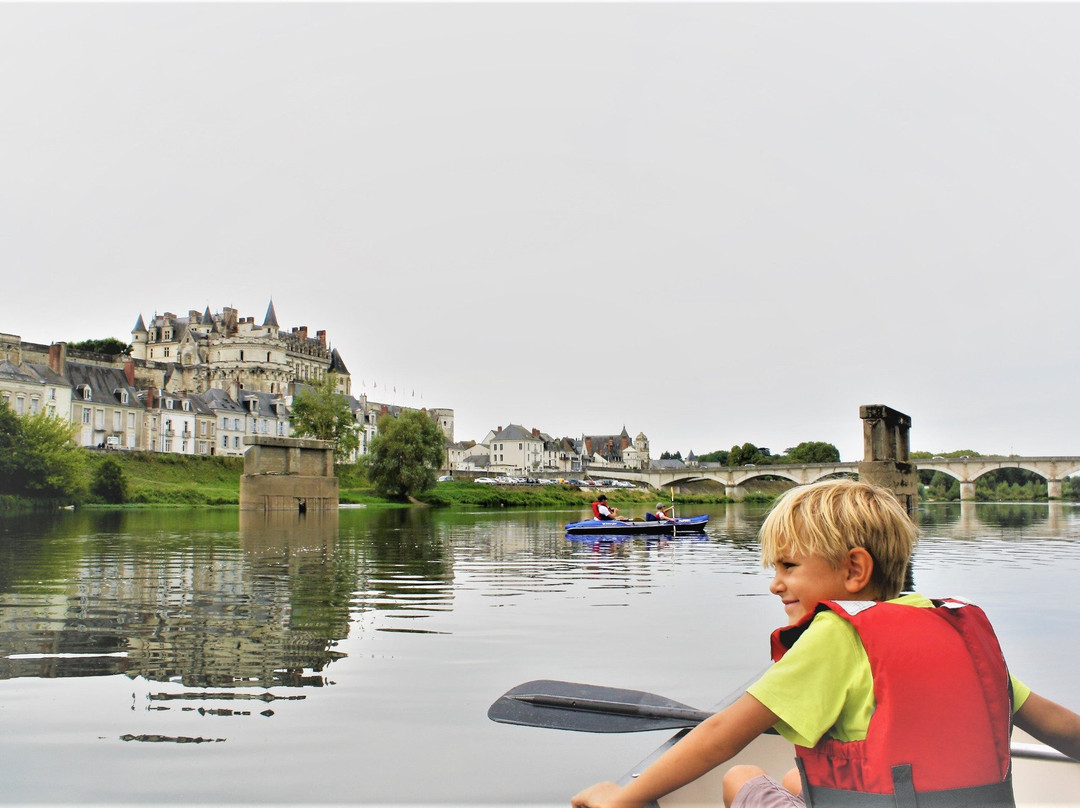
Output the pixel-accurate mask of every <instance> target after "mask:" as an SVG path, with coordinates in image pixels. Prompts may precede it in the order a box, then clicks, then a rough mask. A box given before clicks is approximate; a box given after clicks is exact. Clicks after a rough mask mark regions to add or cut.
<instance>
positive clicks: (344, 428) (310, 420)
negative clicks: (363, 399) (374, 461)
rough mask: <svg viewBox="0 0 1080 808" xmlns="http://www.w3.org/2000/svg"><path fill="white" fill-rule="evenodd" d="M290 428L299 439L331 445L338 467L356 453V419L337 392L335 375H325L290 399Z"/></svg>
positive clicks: (347, 403) (358, 442)
mask: <svg viewBox="0 0 1080 808" xmlns="http://www.w3.org/2000/svg"><path fill="white" fill-rule="evenodd" d="M292 428H293V432H294V433H295V434H297V435H298V436H300V437H309V438H317V439H318V440H328V441H332V442H333V444H334V459H335V460H336V461H337V462H339V463H341V462H344V461H345V460H348V458H349V457H350V456H351V455H352V453H353V452H355V451H356V448H357V447H358V446H359V445H360V436H359V435H358V434H357V431H356V419H355V418H354V417H353V413H352V409H351V408H350V407H349V400H348V399H347V398H345V396H343V395H342V394H341V393H339V392H338V391H337V374H336V373H327V374H326V375H325V376H323V378H322V379H320V380H318V381H316V382H314V383H312V384H311V385H310V386H307V387H303V388H301V389H300V391H299V392H298V393H297V394H296V395H295V396H294V397H293V403H292Z"/></svg>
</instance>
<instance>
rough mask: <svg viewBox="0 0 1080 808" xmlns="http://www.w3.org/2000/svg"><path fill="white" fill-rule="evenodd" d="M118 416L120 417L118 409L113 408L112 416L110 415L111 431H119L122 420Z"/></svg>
mask: <svg viewBox="0 0 1080 808" xmlns="http://www.w3.org/2000/svg"><path fill="white" fill-rule="evenodd" d="M120 418H121V413H120V410H114V411H113V416H112V422H113V425H112V428H113V432H119V431H120V426H121V424H122V421H121V420H120Z"/></svg>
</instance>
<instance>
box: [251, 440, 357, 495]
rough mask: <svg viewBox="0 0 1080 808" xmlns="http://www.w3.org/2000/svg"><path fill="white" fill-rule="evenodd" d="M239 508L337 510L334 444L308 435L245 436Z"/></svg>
mask: <svg viewBox="0 0 1080 808" xmlns="http://www.w3.org/2000/svg"><path fill="white" fill-rule="evenodd" d="M244 443H245V444H247V445H248V449H247V451H246V452H244V474H243V476H242V477H241V478H240V510H242V511H294V512H299V513H306V512H308V511H315V510H329V509H331V508H332V509H335V510H336V509H337V507H338V479H337V477H335V476H334V444H333V443H331V442H330V441H325V440H313V439H311V438H272V437H261V436H254V437H251V436H249V437H246V438H244Z"/></svg>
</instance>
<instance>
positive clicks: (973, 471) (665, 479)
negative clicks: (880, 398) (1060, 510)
mask: <svg viewBox="0 0 1080 808" xmlns="http://www.w3.org/2000/svg"><path fill="white" fill-rule="evenodd" d="M911 462H912V463H914V464H915V466H916V467H917V468H918V470H919V471H940V472H942V473H944V474H948V475H949V476H950V477H954V478H955V479H957V480H958V481H959V482H960V498H961V499H975V481H976V480H977V479H979V478H980V477H982V476H983V475H984V474H988V473H989V472H991V471H997V470H998V469H1024V470H1025V471H1030V472H1032V473H1033V474H1037V475H1039V476H1040V477H1043V478H1044V479H1045V480H1046V484H1047V494H1048V496H1049V498H1050V499H1061V481H1062V480H1063V479H1065V478H1066V477H1071V476H1072V475H1074V474H1078V473H1080V457H960V458H934V459H917V460H912V461H911ZM858 473H859V464H858V463H805V464H795V463H793V464H784V465H775V466H752V465H751V466H714V465H711V464H708V463H705V464H701V465H698V466H693V467H687V468H682V469H648V470H644V469H621V468H600V467H593V468H592V469H590V474H591V476H593V477H603V478H605V479H611V480H627V481H630V482H636V483H645V484H647V485H649V486H651V487H652V488H657V489H661V490H663V489H665V488H678V487H679V486H680V485H682V484H683V483H690V482H696V481H700V480H713V481H715V482H718V483H723V485H724V489H725V493H726V495H727V496H728V497H730V498H732V499H736V500H738V499H742V498H743V497H744V496H745V494H746V489H745V487H744V486H745V484H746V483H747V482H748V481H750V480H753V479H755V478H758V477H780V478H782V479H785V480H791V481H792V482H794V483H797V484H799V485H805V484H807V483H812V482H816V481H817V480H821V479H824V478H826V477H833V476H837V475H846V474H851V475H856V476H857V475H858Z"/></svg>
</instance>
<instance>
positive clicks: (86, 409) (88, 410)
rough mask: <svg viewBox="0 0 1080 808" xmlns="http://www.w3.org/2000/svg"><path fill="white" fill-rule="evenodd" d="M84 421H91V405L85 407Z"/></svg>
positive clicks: (83, 412)
mask: <svg viewBox="0 0 1080 808" xmlns="http://www.w3.org/2000/svg"><path fill="white" fill-rule="evenodd" d="M82 422H83V423H84V424H89V423H90V408H89V407H83V411H82Z"/></svg>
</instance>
